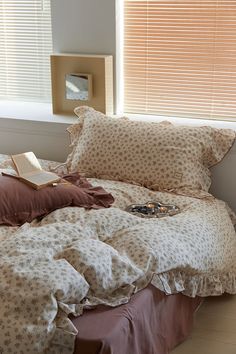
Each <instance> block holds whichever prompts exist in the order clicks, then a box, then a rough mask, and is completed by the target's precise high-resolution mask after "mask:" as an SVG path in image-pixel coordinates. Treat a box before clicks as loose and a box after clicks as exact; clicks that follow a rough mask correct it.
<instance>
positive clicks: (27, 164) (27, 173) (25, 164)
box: [11, 152, 61, 189]
mask: <svg viewBox="0 0 236 354" xmlns="http://www.w3.org/2000/svg"><path fill="white" fill-rule="evenodd" d="M11 158H12V161H13V163H14V166H15V168H16V171H17V173H18V178H20V179H21V180H22V181H23V182H25V183H26V184H29V185H30V186H31V187H33V188H34V189H40V188H43V187H46V186H48V185H50V184H53V183H55V182H59V181H60V179H61V178H60V177H59V176H57V175H56V174H55V173H53V172H47V171H44V170H43V169H42V167H41V166H40V163H39V161H38V159H37V157H36V156H35V154H34V153H33V152H25V153H23V154H18V155H12V156H11Z"/></svg>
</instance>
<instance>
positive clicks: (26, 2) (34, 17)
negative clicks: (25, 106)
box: [0, 0, 52, 102]
mask: <svg viewBox="0 0 236 354" xmlns="http://www.w3.org/2000/svg"><path fill="white" fill-rule="evenodd" d="M51 52H52V35H51V13H50V0H0V99H3V100H18V101H35V102H50V100H51V79H50V54H51Z"/></svg>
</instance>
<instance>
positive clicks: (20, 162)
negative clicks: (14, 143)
mask: <svg viewBox="0 0 236 354" xmlns="http://www.w3.org/2000/svg"><path fill="white" fill-rule="evenodd" d="M11 158H12V161H13V162H14V164H15V166H16V168H17V172H18V174H19V176H22V175H23V174H24V175H26V174H27V173H29V174H32V173H33V172H37V171H41V170H42V167H41V166H40V163H39V161H38V159H37V157H36V156H35V154H34V153H33V152H25V153H23V154H18V155H12V156H11Z"/></svg>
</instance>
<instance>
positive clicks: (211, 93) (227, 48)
mask: <svg viewBox="0 0 236 354" xmlns="http://www.w3.org/2000/svg"><path fill="white" fill-rule="evenodd" d="M123 64H124V79H125V80H124V109H125V111H126V112H127V113H145V114H147V113H150V114H159V115H169V114H171V115H174V116H179V117H186V115H190V116H192V117H196V118H210V119H218V118H220V119H231V120H232V119H234V120H236V114H235V113H236V104H235V102H236V100H235V98H236V2H235V1H234V0H200V1H195V0H185V1H184V0H159V1H157V0H124V60H123Z"/></svg>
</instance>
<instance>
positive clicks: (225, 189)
mask: <svg viewBox="0 0 236 354" xmlns="http://www.w3.org/2000/svg"><path fill="white" fill-rule="evenodd" d="M211 173H212V185H211V188H210V193H212V194H213V195H214V196H215V197H217V198H219V199H222V200H224V201H226V202H227V203H228V204H229V206H230V207H231V208H232V209H233V210H234V211H235V212H236V142H235V143H234V145H233V146H232V148H231V150H230V151H229V152H228V154H227V155H226V156H225V158H224V159H223V160H222V161H221V162H220V163H219V164H217V165H216V166H214V167H212V169H211Z"/></svg>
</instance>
